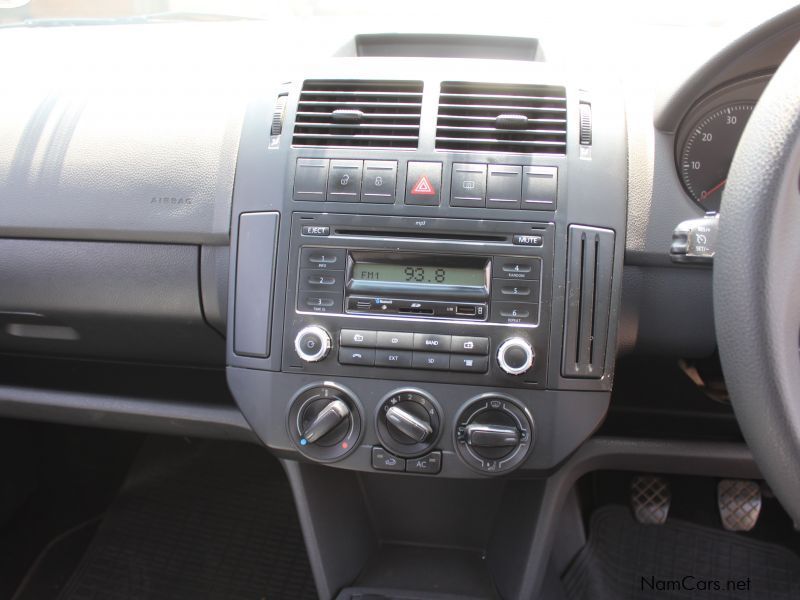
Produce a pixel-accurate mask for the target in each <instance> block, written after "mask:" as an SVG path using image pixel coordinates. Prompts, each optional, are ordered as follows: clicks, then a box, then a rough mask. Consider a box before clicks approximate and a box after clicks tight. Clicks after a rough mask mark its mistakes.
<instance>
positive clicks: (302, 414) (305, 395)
mask: <svg viewBox="0 0 800 600" xmlns="http://www.w3.org/2000/svg"><path fill="white" fill-rule="evenodd" d="M289 436H290V437H291V438H292V441H293V442H294V444H295V445H296V446H297V448H298V450H300V452H302V453H303V454H304V455H305V456H307V457H308V458H312V459H314V460H319V461H323V462H331V461H335V460H339V459H340V458H343V457H345V456H346V455H347V454H349V453H350V452H352V451H353V449H355V448H356V446H357V445H358V441H359V438H360V437H361V410H360V408H359V406H358V404H357V403H356V401H355V399H354V398H353V396H352V395H351V394H349V393H348V392H345V391H344V390H343V389H341V388H340V387H338V386H335V385H329V384H322V385H318V386H313V387H310V388H307V389H306V390H304V391H303V392H301V393H300V394H299V395H298V396H297V397H296V398H295V399H294V400H293V401H292V404H291V408H290V409H289Z"/></svg>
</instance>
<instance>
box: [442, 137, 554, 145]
mask: <svg viewBox="0 0 800 600" xmlns="http://www.w3.org/2000/svg"><path fill="white" fill-rule="evenodd" d="M436 139H437V140H442V141H443V142H464V143H470V144H509V145H512V146H515V145H516V146H551V145H552V146H566V145H567V142H564V141H560V140H511V139H509V140H504V139H498V138H468V137H438V136H437V138H436Z"/></svg>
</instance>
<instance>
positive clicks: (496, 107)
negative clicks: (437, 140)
mask: <svg viewBox="0 0 800 600" xmlns="http://www.w3.org/2000/svg"><path fill="white" fill-rule="evenodd" d="M443 108H444V109H448V108H457V109H465V108H466V109H469V110H486V111H489V110H491V111H498V113H497V114H501V113H505V112H519V111H530V112H548V113H565V112H567V109H566V108H564V107H562V106H512V105H508V104H481V103H478V102H476V103H474V104H439V110H440V111H441V109H443Z"/></svg>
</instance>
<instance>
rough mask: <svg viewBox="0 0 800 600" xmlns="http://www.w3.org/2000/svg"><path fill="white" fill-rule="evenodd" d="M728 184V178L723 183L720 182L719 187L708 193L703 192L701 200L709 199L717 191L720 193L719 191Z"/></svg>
mask: <svg viewBox="0 0 800 600" xmlns="http://www.w3.org/2000/svg"><path fill="white" fill-rule="evenodd" d="M727 182H728V178H727V177H726V178H725V179H723V180H722V181H720V182H719V183H718V184H717V185H715V186H714V187H712V188H711V189H710V190H708V191H707V192H701V193H700V200H705V199H706V198H708V197H709V196H710V195H711V194H713V193H714V192H716V191H718V190H720V189H722V187H723V186H724V185H725V184H726V183H727Z"/></svg>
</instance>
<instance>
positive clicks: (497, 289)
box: [492, 279, 539, 302]
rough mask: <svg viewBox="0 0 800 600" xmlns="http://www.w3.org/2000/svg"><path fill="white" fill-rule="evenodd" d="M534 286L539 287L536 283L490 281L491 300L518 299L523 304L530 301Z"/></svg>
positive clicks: (504, 280) (505, 280) (502, 280)
mask: <svg viewBox="0 0 800 600" xmlns="http://www.w3.org/2000/svg"><path fill="white" fill-rule="evenodd" d="M534 286H535V288H536V289H538V287H539V282H538V281H509V280H508V279H493V280H492V298H498V299H501V300H502V299H509V300H511V299H514V298H519V299H520V300H522V301H523V302H525V301H530V300H531V296H533V294H534V291H535V289H534Z"/></svg>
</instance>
